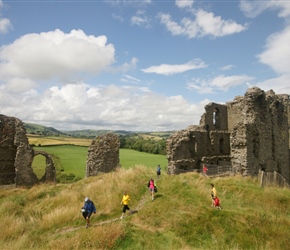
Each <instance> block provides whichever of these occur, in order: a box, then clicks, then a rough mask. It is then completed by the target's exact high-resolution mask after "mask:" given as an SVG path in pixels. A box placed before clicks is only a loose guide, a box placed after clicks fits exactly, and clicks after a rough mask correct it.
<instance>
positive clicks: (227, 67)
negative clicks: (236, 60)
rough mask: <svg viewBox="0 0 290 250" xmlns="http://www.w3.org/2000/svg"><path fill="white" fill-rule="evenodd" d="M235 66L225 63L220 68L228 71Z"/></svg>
mask: <svg viewBox="0 0 290 250" xmlns="http://www.w3.org/2000/svg"><path fill="white" fill-rule="evenodd" d="M233 67H234V65H232V64H229V65H225V66H223V67H221V68H220V70H223V71H226V70H231V69H232V68H233Z"/></svg>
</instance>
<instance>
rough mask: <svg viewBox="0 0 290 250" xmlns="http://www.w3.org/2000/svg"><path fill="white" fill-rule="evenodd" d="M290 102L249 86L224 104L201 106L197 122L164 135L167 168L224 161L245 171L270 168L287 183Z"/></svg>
mask: <svg viewBox="0 0 290 250" xmlns="http://www.w3.org/2000/svg"><path fill="white" fill-rule="evenodd" d="M289 111H290V101H289V96H288V95H286V94H281V95H276V94H275V93H274V92H273V91H272V90H271V91H268V92H264V91H263V90H261V89H259V88H257V87H253V88H250V89H248V90H247V92H246V93H245V95H244V96H238V97H236V98H235V99H234V100H233V101H231V102H228V103H226V104H217V103H209V104H208V105H206V106H205V113H204V114H203V115H202V117H201V120H200V124H199V125H192V126H189V127H188V128H186V129H184V130H181V131H178V132H176V133H174V134H173V135H171V136H170V137H169V138H168V140H167V159H168V173H169V174H178V173H182V172H184V171H194V170H197V171H199V170H200V169H201V168H202V165H203V164H208V165H230V166H232V167H234V168H236V169H237V170H238V171H240V172H242V171H247V173H248V174H249V175H252V176H256V175H258V172H259V170H263V171H265V172H274V171H276V172H277V173H279V174H280V175H282V176H283V177H284V178H285V180H286V181H287V182H288V183H289V182H290V165H289V163H290V161H289V155H290V154H289V124H290V112H289Z"/></svg>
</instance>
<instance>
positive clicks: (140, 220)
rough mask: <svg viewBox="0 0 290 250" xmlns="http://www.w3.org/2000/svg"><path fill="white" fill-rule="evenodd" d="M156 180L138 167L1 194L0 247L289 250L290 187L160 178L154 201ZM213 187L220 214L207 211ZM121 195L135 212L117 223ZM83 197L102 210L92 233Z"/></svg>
mask: <svg viewBox="0 0 290 250" xmlns="http://www.w3.org/2000/svg"><path fill="white" fill-rule="evenodd" d="M152 175H155V169H153V168H148V167H145V166H143V167H142V166H137V167H134V168H128V169H120V170H118V171H116V172H112V173H107V174H102V175H99V176H95V177H90V178H86V179H82V180H79V181H78V182H75V183H72V184H56V185H48V184H45V185H37V186H34V187H32V188H30V189H25V188H23V189H22V188H17V189H10V190H3V189H2V190H1V189H0V227H1V234H0V249H4V250H10V249H13V250H18V249H19V250H20V249H26V250H34V249H37V250H51V249H53V250H58V249H59V250H60V249H61V250H63V249H64V250H66V249H67V250H70V249H74V250H77V249H107V250H111V249H112V250H113V249H114V250H115V249H122V250H133V249H134V250H139V249H140V250H152V249H154V250H159V249H160V250H179V249H182V250H191V249H202V250H203V249H206V250H207V249H212V250H216V249H217V250H219V249H220V250H242V249H245V250H248V249H250V250H256V249H259V250H285V249H289V245H290V233H289V228H290V192H289V189H281V188H274V187H271V188H265V189H261V188H260V186H259V183H258V181H257V180H256V179H254V178H244V177H238V176H236V177H224V178H215V179H210V178H205V177H204V176H202V175H199V174H197V173H187V174H180V175H173V176H169V175H167V174H163V175H162V176H161V178H160V180H158V181H157V186H158V193H156V194H155V200H154V201H153V202H152V201H151V200H150V196H149V192H148V189H147V187H146V184H147V181H148V179H149V178H150V177H151V176H152ZM210 183H214V184H215V187H216V188H217V192H218V196H219V198H220V200H221V205H222V207H223V209H222V210H217V209H214V208H212V207H211V206H210V204H211V196H210V193H211V188H210ZM124 190H126V191H127V192H128V193H129V195H130V197H131V203H130V204H129V206H130V207H131V208H132V209H136V208H138V213H135V214H133V215H132V216H127V217H125V218H124V219H123V220H120V216H121V210H122V206H121V205H120V201H121V198H122V192H123V191H124ZM86 196H89V197H90V198H91V199H92V200H93V201H94V202H95V204H96V206H97V213H96V215H92V219H91V223H92V227H91V228H89V229H85V221H84V219H83V218H82V216H81V213H80V212H79V210H80V208H81V206H82V204H83V200H84V197H86Z"/></svg>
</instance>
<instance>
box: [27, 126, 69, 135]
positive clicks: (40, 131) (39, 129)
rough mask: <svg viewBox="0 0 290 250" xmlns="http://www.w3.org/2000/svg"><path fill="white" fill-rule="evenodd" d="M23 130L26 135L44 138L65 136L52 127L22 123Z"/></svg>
mask: <svg viewBox="0 0 290 250" xmlns="http://www.w3.org/2000/svg"><path fill="white" fill-rule="evenodd" d="M24 128H25V129H26V133H27V134H35V135H45V136H59V135H66V133H65V132H62V131H59V130H57V129H55V128H52V127H45V126H41V125H38V124H33V123H24Z"/></svg>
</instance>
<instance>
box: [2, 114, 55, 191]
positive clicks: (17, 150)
mask: <svg viewBox="0 0 290 250" xmlns="http://www.w3.org/2000/svg"><path fill="white" fill-rule="evenodd" d="M34 156H35V152H34V150H33V148H32V147H31V146H30V145H29V142H28V139H27V137H26V131H25V128H24V126H23V123H22V122H21V121H20V120H19V119H17V118H14V117H9V116H5V115H1V114H0V185H11V184H15V185H16V187H17V186H32V185H34V184H36V183H38V182H39V180H38V178H37V176H36V175H35V174H34V172H33V169H32V162H33V158H34ZM46 157H49V156H46ZM54 177H55V170H54V166H53V163H52V164H51V163H50V165H49V166H48V167H47V169H46V173H45V176H44V177H43V178H42V180H40V181H53V180H54V179H55V178H54Z"/></svg>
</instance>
